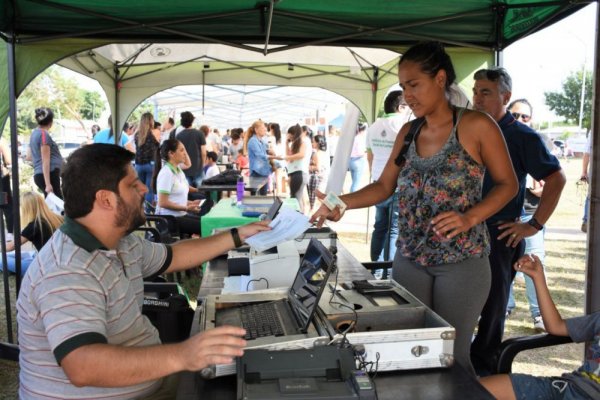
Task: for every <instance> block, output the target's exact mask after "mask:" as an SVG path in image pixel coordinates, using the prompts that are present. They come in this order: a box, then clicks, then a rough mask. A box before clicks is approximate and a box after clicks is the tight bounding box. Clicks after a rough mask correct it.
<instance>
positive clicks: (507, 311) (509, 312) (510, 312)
mask: <svg viewBox="0 0 600 400" xmlns="http://www.w3.org/2000/svg"><path fill="white" fill-rule="evenodd" d="M512 312H513V310H512V308H509V309H507V310H506V314H505V317H506V318H508V317H510V314H512Z"/></svg>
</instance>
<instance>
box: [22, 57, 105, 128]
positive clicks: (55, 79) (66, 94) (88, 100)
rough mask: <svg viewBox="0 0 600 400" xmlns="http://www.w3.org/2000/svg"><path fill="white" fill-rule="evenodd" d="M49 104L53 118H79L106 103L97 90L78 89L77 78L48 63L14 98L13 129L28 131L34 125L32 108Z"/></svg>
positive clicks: (97, 111) (99, 108) (95, 111)
mask: <svg viewBox="0 0 600 400" xmlns="http://www.w3.org/2000/svg"><path fill="white" fill-rule="evenodd" d="M39 107H49V108H51V109H52V111H54V116H55V118H70V119H75V120H78V121H80V123H81V120H82V119H93V118H92V117H93V116H94V115H95V116H96V117H97V116H98V115H100V113H101V112H102V111H103V110H104V109H105V108H106V104H105V103H104V101H103V100H102V97H101V96H100V94H99V93H97V92H90V91H87V90H85V89H81V88H80V87H79V85H78V84H77V81H75V80H73V79H71V78H70V77H68V76H66V75H65V74H63V73H62V71H61V68H60V67H58V66H55V65H53V66H51V67H49V68H48V69H46V70H45V71H44V72H42V73H41V74H40V75H38V76H37V77H36V78H35V79H34V80H33V81H32V82H31V83H30V84H29V85H28V86H27V87H26V88H25V90H23V92H22V93H21V94H20V95H19V98H18V99H17V129H18V132H19V134H20V135H23V134H25V135H29V133H30V132H31V130H32V129H33V128H35V127H36V125H37V124H36V122H35V118H34V115H35V109H36V108H39Z"/></svg>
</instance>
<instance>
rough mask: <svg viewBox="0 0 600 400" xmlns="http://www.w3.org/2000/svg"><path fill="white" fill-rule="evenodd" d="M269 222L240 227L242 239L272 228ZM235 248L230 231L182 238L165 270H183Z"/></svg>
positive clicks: (175, 246) (174, 246) (239, 231)
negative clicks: (193, 237)
mask: <svg viewBox="0 0 600 400" xmlns="http://www.w3.org/2000/svg"><path fill="white" fill-rule="evenodd" d="M269 222H270V221H261V222H255V223H252V224H248V225H244V226H240V227H238V228H237V229H238V234H239V236H240V240H241V241H242V242H243V241H244V240H246V239H247V238H248V237H250V236H252V235H254V234H256V233H258V232H261V231H267V230H270V229H271V228H270V227H269V225H268V224H269ZM233 248H235V242H234V238H233V235H232V233H231V232H230V231H227V232H222V233H219V234H217V235H213V236H209V237H205V238H200V239H189V240H180V241H178V242H177V243H175V244H173V245H172V249H173V259H172V260H171V265H170V266H169V268H167V270H166V271H165V272H167V273H170V272H176V271H183V270H186V269H189V268H194V267H197V266H198V265H200V264H202V263H203V262H206V261H209V260H212V259H213V258H215V257H217V256H219V255H221V254H223V253H225V252H226V251H228V250H231V249H233Z"/></svg>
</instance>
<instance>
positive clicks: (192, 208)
mask: <svg viewBox="0 0 600 400" xmlns="http://www.w3.org/2000/svg"><path fill="white" fill-rule="evenodd" d="M186 211H188V212H194V213H197V212H199V211H200V200H194V201H188V202H187V207H186Z"/></svg>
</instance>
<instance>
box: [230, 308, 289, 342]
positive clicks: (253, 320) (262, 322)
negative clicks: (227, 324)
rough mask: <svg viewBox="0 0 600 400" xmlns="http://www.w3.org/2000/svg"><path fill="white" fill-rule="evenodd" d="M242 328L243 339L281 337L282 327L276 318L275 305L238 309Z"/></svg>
mask: <svg viewBox="0 0 600 400" xmlns="http://www.w3.org/2000/svg"><path fill="white" fill-rule="evenodd" d="M240 316H241V319H242V327H243V328H244V329H246V335H245V336H244V339H246V340H251V339H256V338H259V337H264V336H283V334H284V332H283V327H282V326H281V323H280V322H279V317H278V316H277V308H276V306H275V303H260V304H248V305H245V306H243V307H240Z"/></svg>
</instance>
